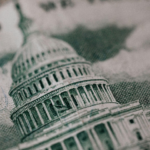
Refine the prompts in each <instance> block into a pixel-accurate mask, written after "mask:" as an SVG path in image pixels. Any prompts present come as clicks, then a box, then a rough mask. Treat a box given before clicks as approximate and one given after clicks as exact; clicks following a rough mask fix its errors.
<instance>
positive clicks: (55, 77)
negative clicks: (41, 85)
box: [53, 74, 58, 82]
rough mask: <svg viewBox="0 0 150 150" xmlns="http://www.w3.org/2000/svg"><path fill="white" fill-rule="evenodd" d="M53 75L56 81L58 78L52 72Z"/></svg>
mask: <svg viewBox="0 0 150 150" xmlns="http://www.w3.org/2000/svg"><path fill="white" fill-rule="evenodd" d="M53 77H54V79H55V81H56V82H58V78H57V76H56V74H53Z"/></svg>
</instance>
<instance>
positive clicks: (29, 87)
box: [28, 87, 32, 95]
mask: <svg viewBox="0 0 150 150" xmlns="http://www.w3.org/2000/svg"><path fill="white" fill-rule="evenodd" d="M28 91H29V93H30V95H32V91H31V89H30V87H28Z"/></svg>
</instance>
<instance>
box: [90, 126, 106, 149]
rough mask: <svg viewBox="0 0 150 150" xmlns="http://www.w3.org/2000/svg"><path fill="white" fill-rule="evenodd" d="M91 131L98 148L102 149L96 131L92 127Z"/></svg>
mask: <svg viewBox="0 0 150 150" xmlns="http://www.w3.org/2000/svg"><path fill="white" fill-rule="evenodd" d="M91 131H92V133H93V136H94V138H95V140H96V143H97V145H98V147H99V148H100V150H104V148H103V146H102V144H101V141H100V139H99V137H98V135H97V133H96V132H95V130H94V129H93V128H92V129H91Z"/></svg>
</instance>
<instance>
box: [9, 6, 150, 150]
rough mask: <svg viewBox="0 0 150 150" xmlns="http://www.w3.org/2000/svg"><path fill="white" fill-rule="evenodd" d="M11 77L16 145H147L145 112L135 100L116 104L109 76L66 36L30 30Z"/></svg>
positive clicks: (38, 149)
mask: <svg viewBox="0 0 150 150" xmlns="http://www.w3.org/2000/svg"><path fill="white" fill-rule="evenodd" d="M16 6H17V8H18V9H19V11H20V12H21V9H20V7H19V5H18V4H17V5H16ZM21 15H22V13H21ZM21 18H23V15H22V16H21ZM24 19H27V18H24ZM24 19H23V20H22V21H21V23H22V22H24ZM25 22H26V21H25ZM20 26H21V27H20V28H21V30H22V31H23V34H24V35H26V29H28V28H26V26H24V24H23V23H22V24H20ZM12 79H13V83H12V86H11V88H10V92H9V94H10V96H11V97H12V98H13V101H14V104H15V108H14V109H13V110H12V111H11V119H12V121H13V122H14V124H15V125H16V127H17V128H18V130H19V131H20V133H21V135H22V139H21V143H20V144H19V145H18V147H17V148H16V149H18V150H149V149H150V145H149V142H150V141H149V140H150V139H149V138H150V128H149V120H148V117H149V116H148V115H145V111H143V109H142V106H141V105H140V104H139V102H138V101H136V102H131V103H128V104H125V105H120V104H118V103H117V102H116V100H115V98H114V96H113V94H112V92H111V90H110V88H109V83H108V81H107V80H106V79H105V78H103V77H100V76H96V75H95V74H94V72H93V70H92V68H91V63H90V62H87V61H86V60H85V59H84V58H82V57H80V56H79V55H78V54H77V53H76V52H75V50H74V49H73V48H72V47H71V46H70V45H69V44H67V43H66V42H64V41H62V40H59V39H55V38H49V37H46V36H45V35H42V34H39V33H34V34H32V35H30V36H29V37H28V38H26V39H25V42H24V44H23V46H22V47H21V48H20V50H19V51H18V52H17V54H16V56H15V58H14V61H13V66H12ZM148 112H149V109H146V114H148Z"/></svg>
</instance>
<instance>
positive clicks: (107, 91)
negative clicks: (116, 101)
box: [105, 85, 113, 102]
mask: <svg viewBox="0 0 150 150" xmlns="http://www.w3.org/2000/svg"><path fill="white" fill-rule="evenodd" d="M105 89H106V93H107V95H108V97H109V101H110V102H112V101H113V100H112V95H111V94H110V91H109V90H108V88H107V85H105Z"/></svg>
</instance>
